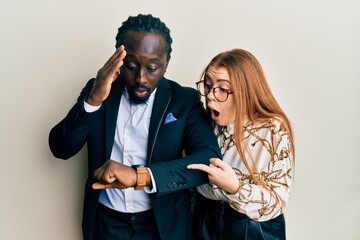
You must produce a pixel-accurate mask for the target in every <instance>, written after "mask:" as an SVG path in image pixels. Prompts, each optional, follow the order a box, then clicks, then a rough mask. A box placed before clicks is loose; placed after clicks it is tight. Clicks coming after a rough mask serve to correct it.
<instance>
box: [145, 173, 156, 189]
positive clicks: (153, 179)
mask: <svg viewBox="0 0 360 240" xmlns="http://www.w3.org/2000/svg"><path fill="white" fill-rule="evenodd" d="M147 170H148V171H149V173H150V177H151V183H152V184H151V187H149V186H146V187H145V188H144V191H145V192H146V193H156V192H157V188H156V182H155V178H154V176H153V174H152V172H151V170H150V168H147Z"/></svg>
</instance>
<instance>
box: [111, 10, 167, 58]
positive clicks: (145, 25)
mask: <svg viewBox="0 0 360 240" xmlns="http://www.w3.org/2000/svg"><path fill="white" fill-rule="evenodd" d="M128 31H135V32H145V33H158V34H160V35H162V36H163V37H164V39H165V41H166V51H167V54H168V56H170V54H171V52H172V48H171V44H172V39H171V36H170V29H169V28H168V27H167V26H166V25H165V23H163V22H162V21H161V20H160V18H157V17H154V16H152V15H151V14H147V15H143V14H139V15H137V16H130V17H129V18H128V19H127V20H126V21H125V22H123V23H122V25H121V27H119V29H118V33H117V35H116V44H115V47H116V48H118V47H120V45H121V44H123V42H124V37H125V35H126V33H127V32H128Z"/></svg>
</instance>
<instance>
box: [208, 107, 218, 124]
mask: <svg viewBox="0 0 360 240" xmlns="http://www.w3.org/2000/svg"><path fill="white" fill-rule="evenodd" d="M208 110H209V112H210V116H211V118H212V119H213V120H214V121H217V120H219V118H220V112H219V111H217V110H215V109H214V108H213V107H211V106H209V105H208Z"/></svg>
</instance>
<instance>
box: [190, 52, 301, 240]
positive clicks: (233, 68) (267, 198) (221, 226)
mask: <svg viewBox="0 0 360 240" xmlns="http://www.w3.org/2000/svg"><path fill="white" fill-rule="evenodd" d="M202 77H203V80H201V81H199V82H197V83H196V84H197V88H198V91H199V93H200V94H201V95H202V96H205V99H206V107H207V111H208V113H209V115H210V117H211V119H212V120H213V122H214V131H215V134H216V135H217V137H218V143H219V145H220V148H221V151H222V154H223V159H222V161H221V160H220V159H210V165H209V166H206V165H203V164H191V165H189V166H188V168H189V169H198V170H202V171H205V172H207V173H208V176H209V184H205V185H202V186H200V187H198V188H197V191H198V192H199V193H200V194H198V195H199V196H198V199H197V207H196V208H195V213H194V225H195V232H197V236H196V237H195V238H197V239H198V238H199V239H237V240H239V239H251V240H254V239H255V240H261V239H266V240H268V239H271V240H272V239H285V220H284V210H285V207H286V203H287V200H288V197H289V193H290V187H291V182H292V178H293V174H294V155H295V150H294V139H293V131H292V129H291V125H290V122H289V120H288V118H287V116H286V115H285V113H284V112H283V111H282V109H281V108H280V106H279V104H278V102H277V101H276V99H275V97H274V96H273V94H272V92H271V90H270V87H269V85H268V83H267V80H266V78H265V75H264V73H263V70H262V67H261V65H260V64H259V62H258V61H257V59H256V58H255V57H254V56H253V55H252V54H251V53H249V52H247V51H245V50H242V49H233V50H231V51H227V52H223V53H220V54H218V55H217V56H215V57H214V58H213V59H212V60H211V62H210V63H209V64H208V66H207V67H206V68H205V70H204V72H203V73H202Z"/></svg>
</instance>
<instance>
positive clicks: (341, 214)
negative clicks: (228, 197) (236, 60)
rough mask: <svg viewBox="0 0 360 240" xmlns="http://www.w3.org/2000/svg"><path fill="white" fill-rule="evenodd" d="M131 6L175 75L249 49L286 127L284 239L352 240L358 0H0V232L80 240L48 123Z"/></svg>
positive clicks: (70, 178) (103, 55)
mask: <svg viewBox="0 0 360 240" xmlns="http://www.w3.org/2000/svg"><path fill="white" fill-rule="evenodd" d="M138 13H152V14H153V15H155V16H157V17H160V18H161V19H162V20H163V21H164V22H165V23H166V24H167V25H168V27H169V28H170V29H171V34H172V37H173V40H174V43H173V49H174V51H173V54H172V59H171V62H170V66H169V68H168V71H167V73H166V76H167V77H168V78H170V79H175V80H177V81H178V82H180V83H181V84H183V85H187V86H192V87H195V82H196V81H197V80H199V76H200V73H201V71H202V70H203V68H204V67H205V65H206V64H207V63H208V61H209V60H210V59H211V58H212V57H213V56H214V55H215V54H217V53H219V52H220V51H225V50H228V49H232V48H243V49H246V50H249V51H250V52H252V53H253V54H254V55H255V56H256V57H257V58H258V59H259V61H260V62H261V63H262V65H263V68H264V70H265V73H266V75H267V77H268V80H269V83H270V86H271V87H272V89H273V92H274V94H275V96H276V97H277V99H278V100H279V102H280V104H281V106H282V107H283V109H284V110H285V112H286V113H287V114H288V117H289V118H290V119H291V121H292V124H293V126H294V130H295V136H296V147H297V148H296V150H297V163H296V164H297V165H296V174H295V184H294V187H293V189H292V192H291V196H290V200H289V205H288V208H287V211H286V220H287V236H288V239H290V240H304V239H306V240H309V239H314V240H318V239H327V240H329V239H334V240H338V239H344V240H345V239H346V240H348V239H349V240H355V239H360V227H359V226H360V206H359V197H360V174H359V167H360V157H359V154H360V141H359V135H360V127H359V126H360V123H359V117H360V107H359V103H360V101H359V100H360V97H359V94H358V91H359V89H360V83H359V75H360V66H359V63H360V56H359V54H360V51H359V50H360V47H359V45H360V1H359V0H341V1H340V0H338V1H336V0H317V1H315V0H302V1H291V0H263V1H260V0H247V1H245V0H237V1H236V0H233V1H230V0H222V1H213V0H192V1H189V0H182V1H165V0H164V1H160V0H152V1H146V0H143V1H140V0H133V1H121V0H106V1H89V0H87V1H85V0H53V1H48V0H47V1H46V0H34V1H26V0H5V1H4V0H1V5H0V27H1V28H0V30H1V32H0V77H1V80H0V81H1V84H0V91H1V93H0V113H1V117H0V160H1V171H0V172H1V173H0V184H1V185H0V187H1V193H0V239H4V240H9V239H11V240H12V239H36V240H39V239H40V240H49V239H51V240H64V239H66V240H77V239H81V213H82V201H83V194H84V187H83V185H84V182H85V177H86V169H87V166H86V153H85V151H84V150H83V151H81V152H80V153H79V154H78V155H76V156H75V157H73V158H71V159H70V160H69V161H61V160H57V159H55V158H54V157H53V156H52V155H51V153H50V151H49V148H48V143H47V138H48V133H49V130H50V129H51V127H52V126H54V125H55V124H56V123H57V122H58V121H60V119H61V118H63V117H64V116H65V115H66V114H67V112H68V110H69V109H70V107H71V106H72V105H73V104H74V102H75V100H76V98H77V96H78V94H79V93H80V90H81V88H82V87H83V85H84V84H85V83H86V81H87V80H88V79H90V78H91V77H94V76H95V75H96V72H97V70H98V69H99V68H100V67H102V65H103V64H104V63H105V61H106V60H107V59H108V57H110V55H111V54H112V53H113V52H114V50H115V48H114V45H115V35H116V33H117V28H118V27H119V26H120V25H121V23H122V22H123V21H124V20H126V18H127V17H128V16H129V15H136V14H138Z"/></svg>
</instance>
